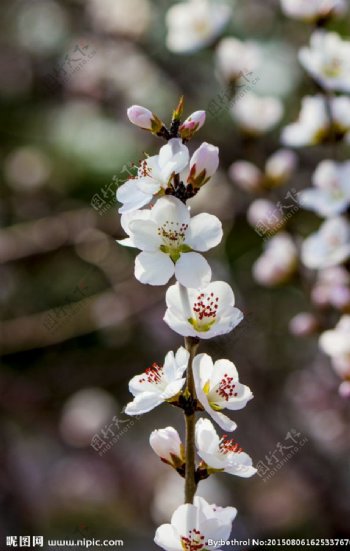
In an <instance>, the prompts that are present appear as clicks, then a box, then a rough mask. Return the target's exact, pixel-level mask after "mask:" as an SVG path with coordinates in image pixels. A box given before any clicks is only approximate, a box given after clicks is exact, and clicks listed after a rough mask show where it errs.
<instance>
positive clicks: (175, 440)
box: [149, 427, 185, 468]
mask: <svg viewBox="0 0 350 551" xmlns="http://www.w3.org/2000/svg"><path fill="white" fill-rule="evenodd" d="M149 443H150V446H151V448H152V450H153V451H154V453H156V454H157V455H158V457H160V459H161V460H162V461H163V462H164V463H168V464H169V465H172V466H173V467H175V468H177V467H178V466H180V465H182V464H183V463H184V462H185V456H184V446H183V444H182V442H181V438H180V436H179V433H178V432H177V430H175V429H174V428H173V427H166V428H165V429H158V430H154V431H153V432H151V435H150V437H149Z"/></svg>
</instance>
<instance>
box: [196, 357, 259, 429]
mask: <svg viewBox="0 0 350 551" xmlns="http://www.w3.org/2000/svg"><path fill="white" fill-rule="evenodd" d="M193 376H194V382H195V387H196V393H197V396H198V399H199V401H200V403H201V404H202V406H203V407H204V409H205V411H206V412H207V413H208V414H209V415H210V416H211V417H212V419H214V421H215V422H216V423H217V424H218V425H219V426H220V427H221V428H222V429H223V430H227V431H229V432H231V431H233V430H235V428H236V427H237V425H236V423H235V422H234V421H232V420H231V419H229V418H228V417H227V416H226V415H224V414H223V413H221V412H222V410H223V409H229V410H238V409H243V408H244V407H245V406H246V405H247V402H248V401H249V400H251V399H252V398H253V394H252V392H251V390H250V388H249V387H247V386H245V385H243V384H242V383H240V382H239V377H238V371H237V369H236V366H235V365H234V364H233V363H232V362H230V361H229V360H217V361H216V362H215V363H213V360H212V359H211V357H210V356H209V355H208V354H198V355H197V356H195V358H194V360H193Z"/></svg>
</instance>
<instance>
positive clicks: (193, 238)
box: [186, 213, 223, 252]
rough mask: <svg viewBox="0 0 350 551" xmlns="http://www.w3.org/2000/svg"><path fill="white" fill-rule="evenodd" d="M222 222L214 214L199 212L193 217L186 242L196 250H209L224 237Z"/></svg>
mask: <svg viewBox="0 0 350 551" xmlns="http://www.w3.org/2000/svg"><path fill="white" fill-rule="evenodd" d="M222 235H223V232H222V224H221V222H220V220H219V219H218V218H217V217H216V216H213V215H212V214H207V213H202V214H197V216H194V217H193V218H192V219H191V222H190V227H189V231H188V233H187V236H186V243H187V244H188V245H189V246H190V247H191V248H192V249H194V250H195V251H203V252H204V251H208V250H209V249H212V248H213V247H216V245H218V244H219V243H220V241H221V239H222Z"/></svg>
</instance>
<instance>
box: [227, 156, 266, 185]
mask: <svg viewBox="0 0 350 551" xmlns="http://www.w3.org/2000/svg"><path fill="white" fill-rule="evenodd" d="M229 176H230V178H231V180H232V181H233V182H234V183H235V184H236V185H237V186H239V187H240V188H241V189H243V190H244V191H250V192H254V191H259V190H260V189H261V184H262V173H261V170H259V168H258V167H257V166H255V165H254V164H253V163H249V162H248V161H236V162H235V163H233V164H232V165H231V166H230V168H229Z"/></svg>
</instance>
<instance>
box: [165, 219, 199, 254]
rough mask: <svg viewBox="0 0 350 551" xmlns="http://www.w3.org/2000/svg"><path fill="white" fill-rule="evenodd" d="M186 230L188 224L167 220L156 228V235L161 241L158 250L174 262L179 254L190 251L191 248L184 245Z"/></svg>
mask: <svg viewBox="0 0 350 551" xmlns="http://www.w3.org/2000/svg"><path fill="white" fill-rule="evenodd" d="M187 230H188V224H180V222H174V221H170V222H169V221H168V220H167V221H166V222H165V223H164V224H163V225H162V226H160V227H158V235H159V237H161V239H162V241H163V244H162V245H161V246H160V250H161V251H162V252H163V253H166V254H168V255H169V256H170V257H171V259H172V260H173V261H174V262H176V261H177V260H179V258H180V256H181V253H185V252H189V251H191V247H189V246H188V245H185V244H184V241H185V238H186V232H187Z"/></svg>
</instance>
